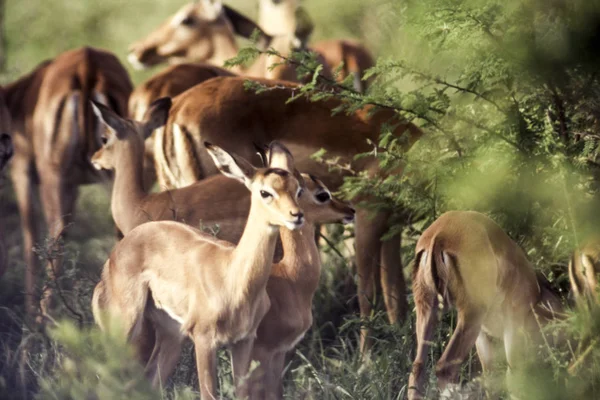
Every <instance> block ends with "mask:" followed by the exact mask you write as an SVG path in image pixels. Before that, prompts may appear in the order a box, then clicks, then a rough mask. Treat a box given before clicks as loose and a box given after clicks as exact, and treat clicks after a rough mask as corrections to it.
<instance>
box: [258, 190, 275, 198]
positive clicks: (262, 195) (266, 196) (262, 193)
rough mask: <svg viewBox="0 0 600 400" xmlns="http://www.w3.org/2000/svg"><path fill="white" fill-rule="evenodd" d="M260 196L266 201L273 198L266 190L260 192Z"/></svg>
mask: <svg viewBox="0 0 600 400" xmlns="http://www.w3.org/2000/svg"><path fill="white" fill-rule="evenodd" d="M260 195H261V197H262V198H263V199H268V198H269V197H273V195H272V194H271V193H269V192H267V191H266V190H261V191H260Z"/></svg>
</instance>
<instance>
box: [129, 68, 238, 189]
mask: <svg viewBox="0 0 600 400" xmlns="http://www.w3.org/2000/svg"><path fill="white" fill-rule="evenodd" d="M233 75H234V74H233V73H231V72H229V71H227V70H226V69H223V68H219V67H215V66H211V65H208V64H177V65H173V66H170V67H168V68H165V69H164V70H163V71H161V72H159V73H158V74H156V75H154V76H153V77H151V78H150V79H148V80H147V81H145V82H144V83H142V84H141V85H139V86H137V87H136V88H135V89H134V91H133V92H132V93H131V96H130V97H129V116H130V118H132V119H133V120H135V121H141V120H142V119H143V118H144V116H145V114H146V112H147V111H148V107H149V106H150V104H151V103H152V102H153V101H155V100H158V99H159V98H162V97H175V96H177V95H179V94H180V93H183V92H185V91H186V90H187V89H189V88H191V87H192V86H195V85H197V84H199V83H202V82H204V81H205V80H208V79H211V78H214V77H216V76H233ZM145 143H146V149H145V156H144V187H145V188H150V186H152V184H153V183H154V182H155V181H156V171H155V169H154V156H153V149H154V136H153V135H151V136H150V137H148V138H147V139H146V142H145Z"/></svg>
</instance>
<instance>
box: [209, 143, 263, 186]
mask: <svg viewBox="0 0 600 400" xmlns="http://www.w3.org/2000/svg"><path fill="white" fill-rule="evenodd" d="M204 146H205V147H206V150H207V151H208V154H210V156H211V157H212V159H213V161H214V162H215V165H216V166H217V168H218V169H219V171H221V173H222V174H223V175H225V176H227V177H229V178H233V179H236V180H238V181H240V182H242V183H243V184H244V185H246V187H247V188H250V186H251V185H252V179H253V178H254V174H255V173H256V169H255V168H254V167H253V166H252V165H251V164H250V163H249V162H248V161H246V160H244V159H243V158H241V157H237V158H234V157H233V155H231V154H230V153H228V152H226V151H225V150H223V149H222V148H220V147H219V146H215V145H214V144H210V143H208V142H204Z"/></svg>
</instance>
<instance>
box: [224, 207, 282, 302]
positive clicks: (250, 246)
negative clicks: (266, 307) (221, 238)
mask: <svg viewBox="0 0 600 400" xmlns="http://www.w3.org/2000/svg"><path fill="white" fill-rule="evenodd" d="M257 201H259V200H258V199H256V200H255V199H253V200H252V202H251V205H250V213H249V214H248V221H247V222H246V227H245V228H244V233H243V234H242V237H241V239H240V241H239V243H238V245H237V247H236V248H235V250H234V251H233V254H232V258H231V265H234V266H236V267H235V268H232V269H231V270H230V273H231V276H230V279H229V282H230V283H231V285H232V289H233V291H234V293H239V294H240V295H241V296H245V298H248V297H247V296H250V297H252V296H255V295H257V294H258V293H259V292H260V291H261V290H263V289H264V288H265V286H266V284H267V280H268V279H269V275H270V274H271V267H272V264H273V255H274V254H275V244H276V243H277V237H278V235H279V227H274V226H271V225H269V224H268V223H267V221H266V220H265V219H264V217H263V216H262V215H261V212H260V211H259V207H260V205H257V204H256V203H257Z"/></svg>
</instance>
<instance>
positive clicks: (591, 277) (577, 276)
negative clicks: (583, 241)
mask: <svg viewBox="0 0 600 400" xmlns="http://www.w3.org/2000/svg"><path fill="white" fill-rule="evenodd" d="M598 274H600V239H595V240H591V241H589V242H588V244H587V245H585V246H584V247H583V248H581V249H580V250H578V251H575V252H574V253H573V255H572V256H571V260H570V261H569V280H570V281H571V289H572V291H573V296H574V297H575V300H576V301H577V303H578V304H580V305H582V306H586V305H593V304H595V303H598V300H599V299H600V298H599V297H598V292H597V291H598Z"/></svg>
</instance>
